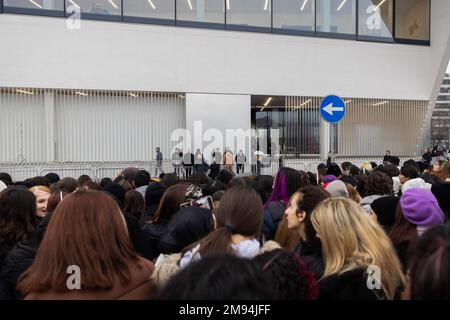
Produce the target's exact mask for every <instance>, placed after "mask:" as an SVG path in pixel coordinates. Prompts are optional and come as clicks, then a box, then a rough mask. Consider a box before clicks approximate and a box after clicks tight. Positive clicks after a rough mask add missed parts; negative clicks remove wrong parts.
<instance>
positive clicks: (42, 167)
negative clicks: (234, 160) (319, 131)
mask: <svg viewBox="0 0 450 320" xmlns="http://www.w3.org/2000/svg"><path fill="white" fill-rule="evenodd" d="M408 159H411V158H408V157H404V158H400V160H401V163H403V162H404V161H406V160H408ZM374 160H375V161H374ZM414 160H420V159H414ZM345 161H349V162H351V163H353V164H355V165H357V166H359V165H360V164H361V163H364V162H370V161H374V162H376V163H377V164H380V163H381V162H382V161H381V160H380V159H379V158H378V159H370V158H366V157H360V158H351V157H337V158H336V161H335V162H336V163H337V164H339V165H340V164H342V163H343V162H345ZM320 163H325V161H321V160H320V159H319V158H317V159H285V160H283V161H282V164H280V161H278V160H272V161H270V160H266V161H263V162H262V164H261V166H260V174H262V175H275V174H276V173H277V171H278V170H279V168H280V165H282V166H284V167H289V168H292V169H296V170H303V171H310V172H312V173H317V166H318V165H319V164H320ZM127 167H135V168H138V169H145V170H148V171H149V172H150V174H151V176H152V177H156V176H158V175H159V173H161V172H164V173H172V172H175V168H174V166H173V164H172V162H171V161H163V163H162V167H161V169H162V170H161V169H160V168H159V167H158V166H157V163H156V161H131V162H130V161H124V162H72V163H70V162H46V163H0V172H6V173H8V174H10V175H11V176H12V178H13V180H14V181H21V180H25V179H28V178H32V177H35V176H43V175H46V174H47V173H50V172H54V173H57V174H58V175H59V176H60V177H74V178H78V177H79V176H80V175H84V174H85V175H88V176H90V177H91V178H93V179H95V180H97V181H99V180H100V179H102V178H105V177H109V178H114V177H116V176H117V175H118V174H119V173H120V172H121V171H122V170H123V169H125V168H127ZM222 167H223V166H222ZM243 169H244V171H243V174H257V173H258V172H257V171H258V170H257V165H256V164H250V163H246V164H245V165H244V168H243ZM233 171H234V172H235V173H237V168H236V165H235V166H233ZM179 172H180V177H184V176H183V173H184V170H183V168H182V167H181V170H179ZM240 173H242V170H240Z"/></svg>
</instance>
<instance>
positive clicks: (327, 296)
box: [319, 268, 386, 300]
mask: <svg viewBox="0 0 450 320" xmlns="http://www.w3.org/2000/svg"><path fill="white" fill-rule="evenodd" d="M367 278H368V273H367V271H366V269H364V268H358V269H355V270H351V271H347V272H345V273H343V274H340V275H338V274H335V275H331V276H329V277H327V278H324V279H322V280H321V281H320V282H319V284H320V299H322V300H385V299H386V297H385V295H384V292H383V290H381V289H373V290H372V289H369V287H368V284H367Z"/></svg>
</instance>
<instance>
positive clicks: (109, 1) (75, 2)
mask: <svg viewBox="0 0 450 320" xmlns="http://www.w3.org/2000/svg"><path fill="white" fill-rule="evenodd" d="M70 6H75V7H76V8H79V9H80V10H81V14H88V15H110V16H121V14H122V4H121V1H120V0H66V10H67V9H68V8H69V7H70Z"/></svg>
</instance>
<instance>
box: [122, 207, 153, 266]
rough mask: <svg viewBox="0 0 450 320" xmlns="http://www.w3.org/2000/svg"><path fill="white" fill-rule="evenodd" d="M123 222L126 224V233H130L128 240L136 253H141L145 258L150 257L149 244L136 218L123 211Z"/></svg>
mask: <svg viewBox="0 0 450 320" xmlns="http://www.w3.org/2000/svg"><path fill="white" fill-rule="evenodd" d="M123 216H124V217H125V222H126V224H127V229H128V234H129V235H130V240H131V242H132V244H133V247H134V249H135V250H136V252H137V253H139V254H140V255H142V256H143V257H144V258H146V259H151V257H152V252H151V249H150V245H149V243H148V242H147V239H146V237H145V235H144V232H143V231H142V228H141V226H140V225H139V221H138V219H136V217H134V216H133V215H131V214H129V213H124V214H123Z"/></svg>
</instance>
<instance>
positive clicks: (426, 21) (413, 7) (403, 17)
mask: <svg viewBox="0 0 450 320" xmlns="http://www.w3.org/2000/svg"><path fill="white" fill-rule="evenodd" d="M395 37H396V38H399V39H408V40H421V41H429V40H430V0H397V1H396V2H395Z"/></svg>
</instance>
